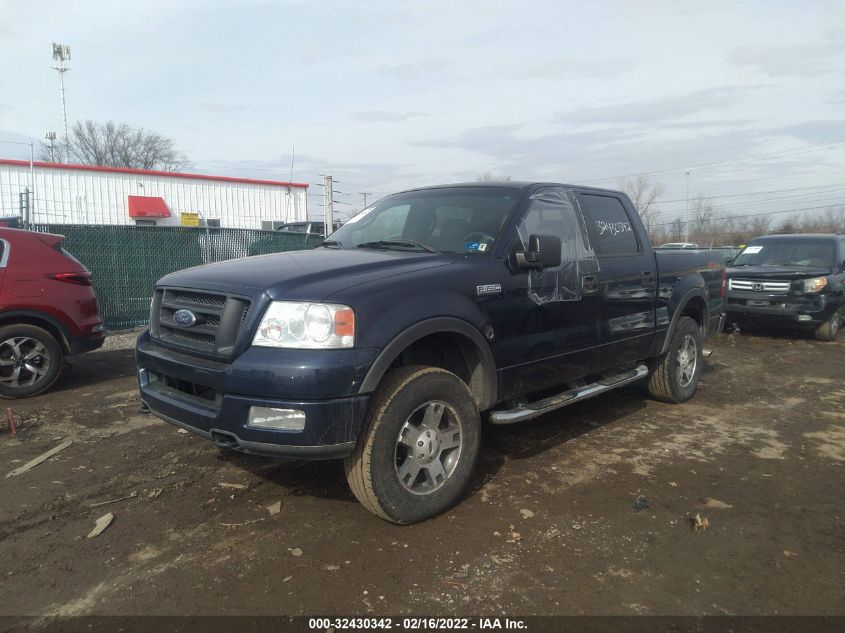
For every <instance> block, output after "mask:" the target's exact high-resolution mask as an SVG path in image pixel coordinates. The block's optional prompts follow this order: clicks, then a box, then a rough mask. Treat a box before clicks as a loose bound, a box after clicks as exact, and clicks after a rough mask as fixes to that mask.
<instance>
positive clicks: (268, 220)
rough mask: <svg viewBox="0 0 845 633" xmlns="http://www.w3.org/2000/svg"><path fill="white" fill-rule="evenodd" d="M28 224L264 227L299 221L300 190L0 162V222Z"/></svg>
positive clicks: (302, 216)
mask: <svg viewBox="0 0 845 633" xmlns="http://www.w3.org/2000/svg"><path fill="white" fill-rule="evenodd" d="M27 188H28V189H29V190H30V191H31V192H32V193H31V194H30V208H29V218H22V219H23V220H27V219H28V221H29V222H30V223H32V224H157V225H161V226H179V225H185V226H197V225H205V224H208V225H210V226H221V227H224V228H244V229H260V228H265V229H271V228H274V226H276V225H278V224H280V223H282V222H296V221H304V220H306V219H307V211H306V192H307V189H308V185H307V184H303V183H291V182H279V181H275V180H254V179H250V178H230V177H227V176H205V175H200V174H186V173H176V172H163V171H144V170H140V169H123V168H117V167H95V166H88V165H62V164H56V163H42V162H36V163H34V169H33V170H32V173H31V172H30V164H29V162H28V161H23V160H10V159H0V217H4V218H10V217H17V216H19V215H20V214H21V193H22V192H24V191H25V190H26V189H27Z"/></svg>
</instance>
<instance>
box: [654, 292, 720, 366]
mask: <svg viewBox="0 0 845 633" xmlns="http://www.w3.org/2000/svg"><path fill="white" fill-rule="evenodd" d="M685 316H688V317H691V318H693V319H695V321H696V323H698V327H699V329H700V330H701V333H702V335H706V334H707V328H708V324H709V322H710V308H709V306H708V304H707V293H706V292H705V290H704V289H703V288H699V287H695V288H690V289H689V290H687V291H686V292H685V293H684V294H683V296H682V297H681V298H680V300H679V301H678V305H677V307H676V308H675V310H674V312H673V313H672V320H671V321H670V323H669V329H668V331H667V332H666V338H665V339H664V340H663V345H662V346H661V349H660V354H665V353H666V352H667V351H668V349H669V343H670V342H671V340H672V335H673V334H674V333H675V329H676V328H677V327H678V321H680V320H681V317H685Z"/></svg>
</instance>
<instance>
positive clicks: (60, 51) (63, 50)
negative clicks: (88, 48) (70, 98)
mask: <svg viewBox="0 0 845 633" xmlns="http://www.w3.org/2000/svg"><path fill="white" fill-rule="evenodd" d="M53 59H54V60H56V61H57V62H59V65H58V66H52V67H51V68H52V69H53V70H55V71H58V73H59V85H60V86H61V90H62V120H63V121H64V125H65V163H70V149H69V145H70V137H69V136H68V133H67V106H66V104H65V73H66V72H67V71H69V70H70V68H68V67H67V66H65V62H69V61H70V46H68V45H67V44H56V43H55V42H53Z"/></svg>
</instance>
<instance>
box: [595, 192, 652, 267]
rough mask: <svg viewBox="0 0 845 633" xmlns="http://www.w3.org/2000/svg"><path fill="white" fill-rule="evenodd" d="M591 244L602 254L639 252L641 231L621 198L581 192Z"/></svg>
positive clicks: (634, 253)
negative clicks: (636, 226) (635, 225)
mask: <svg viewBox="0 0 845 633" xmlns="http://www.w3.org/2000/svg"><path fill="white" fill-rule="evenodd" d="M581 202H582V203H583V207H584V209H583V211H584V220H585V221H586V223H587V233H589V235H590V244H591V245H592V247H593V249H594V250H595V252H596V255H597V256H598V257H613V256H615V255H636V254H637V253H639V251H640V249H639V245H638V244H637V235H636V234H635V233H634V228H633V227H632V226H631V218H629V217H628V214H627V213H626V211H625V207H623V206H622V202H621V201H620V200H619V198H614V197H613V196H602V195H595V194H581Z"/></svg>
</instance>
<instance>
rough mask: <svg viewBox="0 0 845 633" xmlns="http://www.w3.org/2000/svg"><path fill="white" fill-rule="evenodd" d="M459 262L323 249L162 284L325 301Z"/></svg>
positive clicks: (208, 269) (184, 274)
mask: <svg viewBox="0 0 845 633" xmlns="http://www.w3.org/2000/svg"><path fill="white" fill-rule="evenodd" d="M453 262H454V259H453V258H451V257H448V256H445V255H439V254H432V253H413V252H411V253H407V252H398V251H376V250H368V249H354V250H353V249H330V248H318V249H314V250H310V251H292V252H287V253H274V254H272V255H259V256H257V257H244V258H242V259H231V260H228V261H224V262H218V263H216V264H207V265H205V266H197V267H195V268H187V269H185V270H180V271H177V272H175V273H171V274H169V275H166V276H164V277H162V278H161V279H160V280H159V282H158V283H159V285H163V286H178V287H182V288H197V289H203V290H217V291H222V292H231V293H241V294H246V295H249V296H252V297H254V298H258V297H260V296H261V295H263V294H267V295H268V296H269V297H270V298H271V299H274V300H283V299H292V300H297V301H321V300H322V299H324V298H325V297H327V296H328V295H330V294H332V293H334V292H336V291H338V290H341V289H343V288H349V287H350V286H357V285H359V284H363V283H368V282H370V281H375V280H378V279H383V278H385V277H392V276H395V275H402V274H405V273H410V272H415V271H418V270H424V269H426V268H434V267H437V266H446V265H448V264H451V263H453Z"/></svg>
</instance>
